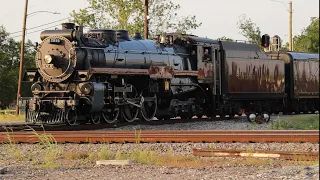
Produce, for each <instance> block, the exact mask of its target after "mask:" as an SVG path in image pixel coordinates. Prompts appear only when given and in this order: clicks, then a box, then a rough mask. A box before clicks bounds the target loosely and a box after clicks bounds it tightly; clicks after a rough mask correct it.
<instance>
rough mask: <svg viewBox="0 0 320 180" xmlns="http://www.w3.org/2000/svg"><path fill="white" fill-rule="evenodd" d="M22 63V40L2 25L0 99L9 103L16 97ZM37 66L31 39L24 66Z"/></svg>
mask: <svg viewBox="0 0 320 180" xmlns="http://www.w3.org/2000/svg"><path fill="white" fill-rule="evenodd" d="M19 65H20V42H17V41H15V40H14V39H12V38H10V37H9V34H8V33H7V32H6V30H5V28H4V27H3V26H0V82H1V83H0V100H1V101H3V102H4V104H6V105H8V104H9V103H11V102H12V101H14V100H15V98H16V93H17V84H18V74H19ZM31 67H35V51H34V46H33V44H32V42H31V41H30V40H28V41H27V42H26V44H25V55H24V68H31Z"/></svg>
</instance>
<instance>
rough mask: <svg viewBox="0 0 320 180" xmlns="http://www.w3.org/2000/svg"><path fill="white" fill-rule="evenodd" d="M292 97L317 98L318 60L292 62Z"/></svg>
mask: <svg viewBox="0 0 320 180" xmlns="http://www.w3.org/2000/svg"><path fill="white" fill-rule="evenodd" d="M293 76H294V97H295V98H314V97H317V98H319V60H304V61H301V60H299V61H293Z"/></svg>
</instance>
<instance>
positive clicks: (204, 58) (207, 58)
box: [202, 47, 212, 62]
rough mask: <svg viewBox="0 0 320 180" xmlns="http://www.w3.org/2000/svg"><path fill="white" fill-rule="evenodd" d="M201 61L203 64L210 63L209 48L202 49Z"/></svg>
mask: <svg viewBox="0 0 320 180" xmlns="http://www.w3.org/2000/svg"><path fill="white" fill-rule="evenodd" d="M202 61H203V62H211V61H212V56H211V48H210V47H204V48H203V56H202Z"/></svg>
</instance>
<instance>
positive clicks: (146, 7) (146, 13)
mask: <svg viewBox="0 0 320 180" xmlns="http://www.w3.org/2000/svg"><path fill="white" fill-rule="evenodd" d="M148 18H149V0H144V38H145V39H148V34H149V32H148V31H149V29H148V21H149V20H148Z"/></svg>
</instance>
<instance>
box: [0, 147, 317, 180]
mask: <svg viewBox="0 0 320 180" xmlns="http://www.w3.org/2000/svg"><path fill="white" fill-rule="evenodd" d="M15 146H16V148H18V149H19V150H20V151H21V154H31V153H35V152H36V151H39V150H40V151H41V150H43V149H42V148H39V146H37V145H34V144H33V145H32V144H20V145H15ZM57 147H58V148H59V149H61V150H62V151H63V152H77V151H87V150H89V149H90V151H92V152H93V153H95V154H98V153H99V151H101V149H102V148H103V147H107V149H108V151H109V152H112V153H115V152H133V151H135V150H137V149H140V150H143V151H156V152H157V153H158V154H172V155H183V156H190V157H191V156H192V149H193V148H194V147H199V148H201V147H203V148H208V147H210V148H215V149H242V150H272V151H290V152H297V151H300V152H319V144H311V143H301V144H300V143H286V144H281V143H157V144H58V146H57ZM6 148H7V146H5V145H0V157H8V155H9V154H8V150H7V149H6ZM201 159H204V160H208V161H211V162H213V164H214V165H213V166H204V167H164V166H154V165H147V164H138V163H135V164H133V165H129V166H111V165H107V166H104V165H100V166H98V165H96V164H95V162H92V163H89V165H88V164H87V165H86V166H77V165H73V166H72V167H65V166H63V167H58V168H53V169H52V168H37V167H36V168H35V167H33V165H32V164H33V163H34V162H35V158H33V159H26V160H24V161H16V160H14V159H10V158H9V159H8V158H0V160H1V161H0V167H6V168H7V171H6V172H5V173H4V174H2V175H0V180H2V179H30V180H31V179H32V180H33V179H108V180H109V179H130V180H135V179H139V180H140V179H152V180H154V179H161V180H162V179H177V180H180V179H182V180H187V179H319V166H318V165H316V164H312V165H309V166H305V165H300V164H292V165H290V164H289V165H288V164H286V165H283V162H285V160H275V161H274V164H262V165H246V164H244V165H242V164H241V163H242V162H244V161H245V159H241V158H217V157H215V158H201ZM70 161H72V160H70ZM234 162H237V164H234ZM215 163H216V164H215Z"/></svg>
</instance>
